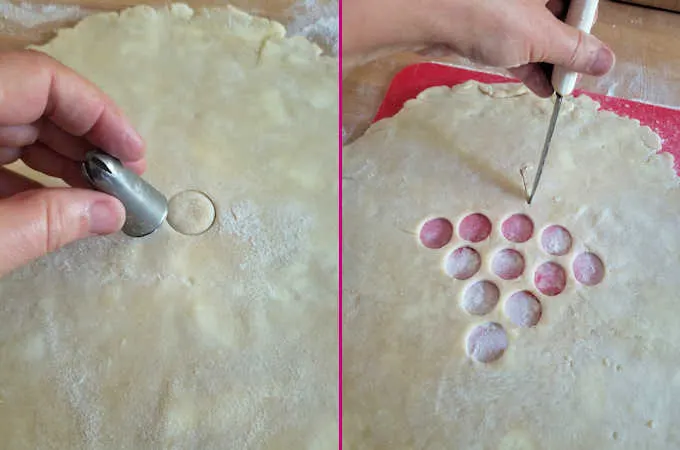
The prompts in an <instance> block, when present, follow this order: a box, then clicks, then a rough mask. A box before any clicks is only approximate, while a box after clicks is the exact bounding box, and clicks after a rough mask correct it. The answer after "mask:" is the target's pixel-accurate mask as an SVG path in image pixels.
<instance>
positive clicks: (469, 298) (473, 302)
mask: <svg viewBox="0 0 680 450" xmlns="http://www.w3.org/2000/svg"><path fill="white" fill-rule="evenodd" d="M499 297H500V291H499V290H498V286H496V285H495V284H494V283H492V282H491V281H487V280H481V281H477V282H475V283H473V284H471V285H470V286H468V287H467V289H465V291H464V292H463V299H462V302H461V306H462V307H463V309H464V310H465V311H467V312H468V313H470V314H473V315H476V316H482V315H484V314H488V313H490V312H491V311H493V309H494V308H495V307H496V304H497V303H498V298H499Z"/></svg>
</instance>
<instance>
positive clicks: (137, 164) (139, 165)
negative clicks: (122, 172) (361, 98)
mask: <svg viewBox="0 0 680 450" xmlns="http://www.w3.org/2000/svg"><path fill="white" fill-rule="evenodd" d="M123 165H124V166H125V168H127V169H129V170H131V171H133V172H134V173H136V174H137V175H142V174H143V173H144V172H146V159H140V160H139V161H134V162H126V163H124V164H123Z"/></svg>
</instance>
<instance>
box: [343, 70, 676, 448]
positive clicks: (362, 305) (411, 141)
mask: <svg viewBox="0 0 680 450" xmlns="http://www.w3.org/2000/svg"><path fill="white" fill-rule="evenodd" d="M551 110H552V102H551V101H550V100H543V99H539V98H537V97H535V96H533V95H531V94H529V93H528V92H527V91H526V90H525V89H523V88H517V85H494V86H493V87H490V86H486V85H480V84H477V83H474V82H468V83H466V84H463V85H460V86H457V87H454V88H448V87H436V88H432V89H429V90H427V91H425V92H423V93H421V94H420V95H419V96H418V98H417V99H414V100H412V101H409V102H407V104H406V105H405V107H404V109H403V110H402V111H401V112H400V113H399V114H397V115H396V116H395V117H393V118H391V119H387V120H382V121H380V122H378V123H376V124H375V125H373V126H372V127H371V128H370V130H369V131H368V132H367V133H366V134H365V135H364V136H363V137H362V138H360V139H359V140H357V141H356V142H355V143H354V144H352V145H350V146H348V147H347V148H345V149H344V150H343V151H344V174H343V178H344V182H343V196H344V200H343V201H344V213H343V216H344V217H343V220H344V223H343V224H344V226H343V234H344V244H343V247H344V248H343V252H344V259H343V261H344V278H343V279H344V282H343V283H344V286H343V295H344V297H343V302H344V309H343V314H344V324H345V330H344V334H343V336H344V342H343V345H344V360H343V362H344V364H343V371H344V373H343V383H344V389H343V392H344V403H343V408H344V424H343V426H344V436H345V438H344V439H345V442H346V444H347V448H351V449H357V450H358V449H391V450H393V449H416V448H417V449H452V448H453V449H503V450H508V449H522V450H539V449H550V450H561V449H565V450H573V449H642V448H649V449H655V450H660V449H677V448H679V447H680V430H678V427H677V426H676V424H677V423H678V421H679V420H680V404H679V403H678V402H677V399H678V398H680V369H679V368H678V365H677V361H679V360H680V344H679V342H680V327H678V319H680V315H679V313H678V292H680V276H678V275H679V274H678V267H680V234H679V233H678V226H677V223H678V217H680V187H679V183H678V178H677V177H676V176H675V174H674V172H673V169H672V164H671V162H672V158H671V157H670V156H669V155H667V154H657V150H659V148H660V147H661V142H660V140H659V138H658V136H656V135H655V134H654V133H653V132H652V131H651V130H650V129H648V128H646V127H641V126H640V125H639V124H638V123H637V122H636V121H633V120H630V119H627V118H622V117H618V116H616V115H615V114H613V113H610V112H604V111H598V105H597V103H595V102H594V101H592V100H591V99H589V98H588V97H585V96H581V97H578V98H576V99H569V100H565V104H564V105H563V109H562V113H561V115H560V119H559V123H558V127H557V131H556V134H555V137H554V138H553V143H552V150H551V153H550V155H549V160H548V164H547V166H546V170H545V173H544V175H543V179H542V182H541V186H540V189H539V191H538V193H537V195H536V198H535V200H534V203H533V204H532V205H531V206H527V204H526V201H525V197H524V193H523V189H522V180H521V177H520V169H521V168H522V167H529V168H530V170H529V172H530V173H529V174H528V176H529V177H531V176H532V175H533V173H531V172H532V171H533V166H534V164H535V162H536V159H537V157H538V152H539V150H540V144H541V142H543V139H544V137H545V131H546V127H547V124H548V119H549V115H550V112H551ZM475 214H479V216H476V215H475ZM481 216H484V217H486V218H487V219H489V222H490V224H491V229H490V233H489V232H488V231H489V230H488V229H487V228H488V227H487V223H486V222H485V221H484V220H480V217H481ZM468 217H469V219H466V218H468ZM433 219H440V222H441V220H447V221H449V222H450V223H451V224H452V227H451V228H453V233H450V228H449V227H446V226H441V225H440V226H438V227H437V228H436V229H439V230H444V231H443V232H442V234H441V235H439V236H432V234H431V232H432V230H434V229H435V228H433V227H431V226H429V229H428V230H426V231H428V233H425V234H424V235H421V230H422V227H423V226H424V224H426V223H428V222H429V221H431V220H433ZM527 219H528V220H527ZM556 226H557V227H556ZM544 233H547V234H546V236H545V237H544V236H543V235H544ZM461 234H462V235H465V236H467V237H468V241H466V240H463V239H462V237H461ZM442 236H443V238H442V239H440V238H441V237H442ZM447 236H449V238H450V239H448V240H447V239H446V237H447ZM423 237H424V238H425V239H426V240H425V243H426V244H427V245H429V248H428V246H426V245H424V244H423V243H421V238H423ZM527 239H528V240H527ZM444 241H445V242H448V244H446V245H442V244H443V242H444ZM471 241H473V242H471ZM433 242H435V243H437V245H434V246H433V245H431V244H432V243H433ZM464 247H469V248H471V249H473V250H474V251H475V252H477V253H478V254H479V256H480V258H481V264H479V265H475V266H469V265H468V266H465V267H467V268H469V267H473V269H472V271H473V272H474V274H472V275H471V274H470V273H467V272H466V273H464V275H465V276H461V277H460V279H457V278H454V277H452V276H449V275H448V274H447V272H446V271H447V268H448V269H449V270H451V267H452V266H451V265H450V264H449V265H447V263H446V262H447V258H449V257H452V256H451V255H453V253H454V252H455V251H456V250H457V249H460V248H464ZM505 250H513V251H515V252H518V253H519V254H520V255H521V257H522V259H518V258H515V257H512V258H509V257H507V256H508V255H505V257H504V258H501V259H499V260H498V261H495V260H496V259H497V257H498V255H499V254H501V253H500V252H503V251H505ZM453 273H455V274H458V273H460V272H453ZM501 275H502V276H501ZM483 280H486V281H488V282H489V283H491V284H493V285H494V286H495V287H496V288H498V294H499V297H500V298H499V299H496V291H495V289H494V288H493V287H492V286H487V288H486V289H485V290H483V289H482V288H481V287H479V285H477V283H480V282H481V281H483ZM473 286H478V287H476V288H475V287H473ZM468 290H471V292H468ZM466 292H467V294H466ZM483 361H486V362H483Z"/></svg>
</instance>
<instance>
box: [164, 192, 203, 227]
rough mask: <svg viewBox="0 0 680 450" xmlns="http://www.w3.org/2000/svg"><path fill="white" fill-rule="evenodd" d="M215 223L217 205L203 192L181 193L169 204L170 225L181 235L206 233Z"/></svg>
mask: <svg viewBox="0 0 680 450" xmlns="http://www.w3.org/2000/svg"><path fill="white" fill-rule="evenodd" d="M214 222H215V205H213V202H212V200H210V197H208V196H207V195H206V194H204V193H203V192H200V191H184V192H180V193H179V194H177V195H175V196H174V197H172V198H171V199H170V201H169V202H168V223H169V224H170V226H171V227H172V228H174V229H175V230H176V231H177V232H179V233H182V234H187V235H190V236H195V235H198V234H201V233H205V232H206V231H207V230H208V229H209V228H210V227H211V226H212V224H213V223H214Z"/></svg>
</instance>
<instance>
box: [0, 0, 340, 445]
mask: <svg viewBox="0 0 680 450" xmlns="http://www.w3.org/2000/svg"><path fill="white" fill-rule="evenodd" d="M39 50H41V51H43V52H46V53H48V54H50V55H52V56H54V57H55V58H57V59H59V60H60V61H62V62H63V63H65V64H66V65H68V66H70V67H72V68H74V69H75V70H77V71H78V72H80V73H81V74H83V75H84V76H86V77H87V78H89V79H90V80H92V81H93V82H94V83H96V84H97V85H98V86H100V87H101V88H102V89H103V90H104V91H105V92H106V93H108V94H109V95H110V96H111V97H112V98H113V99H114V100H115V101H116V102H117V103H118V104H119V105H120V106H121V108H122V109H123V111H124V112H125V113H126V114H127V115H128V116H129V117H130V118H131V120H132V123H134V124H135V125H136V127H137V129H138V130H139V131H140V133H141V134H142V136H143V137H144V138H145V140H146V143H147V152H148V153H147V155H148V163H149V169H148V171H147V173H146V175H145V178H146V179H147V180H148V181H149V182H150V183H152V184H153V185H154V186H155V187H157V188H158V189H159V190H161V191H162V192H164V193H165V194H166V195H168V196H169V197H171V196H173V195H175V194H176V193H178V192H183V191H186V190H196V191H200V192H204V193H205V194H207V195H208V196H209V198H210V199H211V200H212V202H213V203H214V206H215V210H216V218H215V221H214V224H212V226H211V227H210V228H209V230H208V231H207V232H205V233H203V234H200V235H198V236H187V235H183V234H180V233H178V232H176V231H174V230H173V229H172V228H171V227H170V226H168V225H167V224H165V225H164V226H163V227H162V228H161V229H160V230H158V231H157V232H156V233H154V234H153V235H151V236H149V237H147V238H143V239H132V238H128V237H126V236H124V235H122V234H118V235H115V236H112V237H104V238H94V239H90V240H87V241H84V242H80V243H78V244H75V245H71V246H69V247H68V248H66V249H63V250H62V251H59V252H57V253H55V254H52V255H49V256H48V257H46V258H43V259H41V260H39V261H36V262H35V263H33V264H31V265H30V266H28V267H25V268H22V269H20V270H17V271H15V272H13V273H12V274H10V275H9V276H8V277H5V278H3V279H2V280H0V299H1V301H0V360H1V361H2V365H1V366H0V436H2V439H1V442H0V447H1V448H8V449H23V448H27V449H28V448H30V449H36V448H58V449H76V448H88V449H90V448H91V449H95V448H96V449H121V448H135V449H139V448H148V449H151V448H167V449H170V448H176V449H187V448H196V449H198V448H200V449H225V448H229V449H252V448H258V449H290V448H299V449H303V448H304V449H331V448H335V446H336V445H337V417H336V410H337V398H336V390H337V350H336V349H337V334H336V326H335V324H336V323H337V317H336V315H337V308H336V299H337V281H336V280H337V267H336V265H337V263H336V261H337V248H336V245H337V238H336V236H337V213H336V211H337V207H336V198H337V188H336V181H335V180H336V173H337V172H336V171H337V164H336V160H337V157H336V155H337V153H336V149H337V139H338V134H337V133H338V132H337V117H338V115H337V114H338V113H337V60H336V59H333V58H327V57H323V56H321V55H320V54H321V50H320V49H319V48H318V47H317V46H315V45H313V44H311V43H310V42H308V41H307V40H305V39H304V38H299V37H294V38H287V37H285V32H284V29H283V27H282V26H281V25H280V24H278V23H275V22H271V21H268V20H265V19H261V18H257V17H252V16H250V15H248V14H245V13H243V12H241V11H239V10H236V9H234V8H225V9H212V10H202V11H196V12H194V11H192V10H191V9H190V8H189V7H187V6H185V5H179V4H176V5H172V6H170V7H168V8H164V9H158V10H154V9H152V8H149V7H144V6H142V7H135V8H133V9H129V10H126V11H123V12H122V13H121V14H120V15H118V14H115V13H110V14H99V15H95V16H92V17H89V18H87V19H85V20H83V21H82V22H80V23H79V24H78V25H77V26H76V27H75V28H73V29H69V30H62V31H60V32H59V34H58V36H57V37H56V38H55V39H54V40H53V41H51V42H50V43H48V44H47V45H45V46H44V47H41V48H39Z"/></svg>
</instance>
